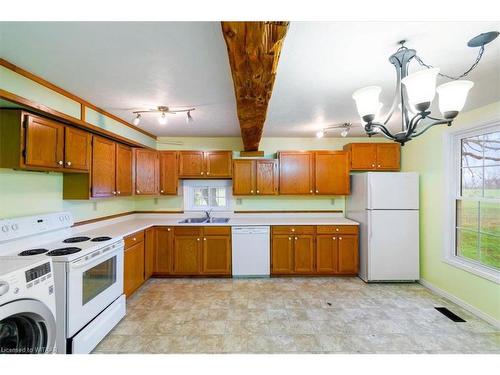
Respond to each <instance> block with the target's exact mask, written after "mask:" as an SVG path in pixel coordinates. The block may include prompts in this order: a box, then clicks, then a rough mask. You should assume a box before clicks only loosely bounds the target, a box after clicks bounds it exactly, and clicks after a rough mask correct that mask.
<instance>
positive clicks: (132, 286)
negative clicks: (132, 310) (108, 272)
mask: <svg viewBox="0 0 500 375" xmlns="http://www.w3.org/2000/svg"><path fill="white" fill-rule="evenodd" d="M144 261H145V258H144V232H138V233H135V234H132V235H130V236H127V237H126V238H125V250H124V270H123V291H124V293H125V295H126V296H127V297H130V296H131V295H132V294H133V293H134V292H135V291H136V290H137V289H138V288H139V287H140V286H141V285H142V284H143V283H144V280H145V278H144V266H145V264H144Z"/></svg>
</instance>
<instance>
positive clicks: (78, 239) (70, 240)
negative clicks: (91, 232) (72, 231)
mask: <svg viewBox="0 0 500 375" xmlns="http://www.w3.org/2000/svg"><path fill="white" fill-rule="evenodd" d="M88 240H90V237H85V236H81V237H70V238H66V239H65V240H64V241H63V242H64V243H76V242H84V241H88Z"/></svg>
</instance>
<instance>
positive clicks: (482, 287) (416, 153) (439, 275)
mask: <svg viewBox="0 0 500 375" xmlns="http://www.w3.org/2000/svg"><path fill="white" fill-rule="evenodd" d="M492 120H500V102H498V103H493V104H491V105H488V106H485V107H482V108H479V109H476V110H473V111H470V112H467V113H462V114H460V116H459V117H458V118H457V119H456V120H455V121H454V123H453V125H452V127H451V128H448V127H445V126H440V127H436V128H434V129H431V130H429V131H428V132H427V133H426V134H425V135H422V137H421V138H416V139H414V140H412V141H411V142H409V143H408V144H406V145H405V146H404V147H403V148H402V170H403V171H415V172H419V173H420V256H421V257H420V259H421V262H420V272H421V277H422V279H423V280H425V281H427V282H428V283H430V284H432V285H433V286H435V287H437V288H439V289H441V290H443V291H445V292H447V293H450V294H452V295H454V296H456V297H457V298H459V299H461V300H462V301H464V302H465V303H468V304H470V305H472V306H473V307H475V308H476V309H479V310H480V311H482V312H483V313H485V314H487V315H489V316H490V317H493V318H494V319H496V320H500V286H499V285H498V284H496V283H494V282H492V281H489V280H487V279H484V278H482V277H479V276H476V275H474V274H472V273H470V272H467V271H465V270H462V269H460V268H457V267H454V266H452V265H450V264H448V263H445V262H444V261H443V255H442V254H443V242H444V236H445V235H446V233H444V231H445V229H444V228H443V215H444V206H443V195H444V190H443V189H444V183H445V182H444V158H446V157H448V155H447V154H446V153H445V152H444V149H443V138H444V137H443V136H444V134H446V133H448V132H450V131H451V130H453V129H457V128H467V127H472V126H475V125H480V124H481V123H484V122H488V121H492Z"/></svg>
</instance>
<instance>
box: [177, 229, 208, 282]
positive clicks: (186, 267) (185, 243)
mask: <svg viewBox="0 0 500 375" xmlns="http://www.w3.org/2000/svg"><path fill="white" fill-rule="evenodd" d="M172 258H173V259H172V263H173V264H172V273H173V274H174V275H184V276H189V275H199V274H200V268H201V267H200V263H201V236H193V235H176V236H175V237H174V247H173V251H172Z"/></svg>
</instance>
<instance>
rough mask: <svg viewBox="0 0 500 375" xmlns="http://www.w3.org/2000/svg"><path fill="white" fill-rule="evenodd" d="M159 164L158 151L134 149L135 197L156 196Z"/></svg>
mask: <svg viewBox="0 0 500 375" xmlns="http://www.w3.org/2000/svg"><path fill="white" fill-rule="evenodd" d="M159 177H160V164H159V159H158V151H154V150H147V149H144V148H135V149H134V180H135V181H134V182H135V194H136V195H156V194H158V192H159Z"/></svg>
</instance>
